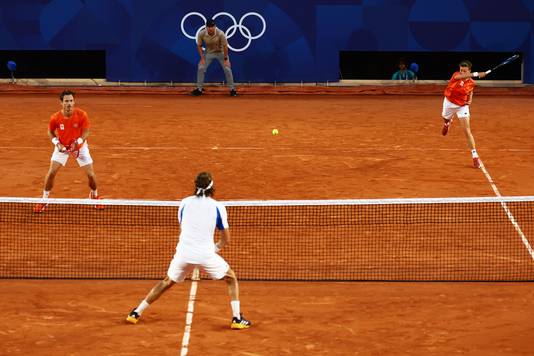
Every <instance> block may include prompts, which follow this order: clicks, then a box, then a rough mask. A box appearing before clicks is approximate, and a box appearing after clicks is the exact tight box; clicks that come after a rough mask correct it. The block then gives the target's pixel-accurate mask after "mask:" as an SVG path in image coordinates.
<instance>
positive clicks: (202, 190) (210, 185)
mask: <svg viewBox="0 0 534 356" xmlns="http://www.w3.org/2000/svg"><path fill="white" fill-rule="evenodd" d="M211 187H213V180H212V181H211V182H210V184H208V186H207V187H206V188H198V187H197V194H199V193H202V194H204V192H205V191H206V190H208V189H211Z"/></svg>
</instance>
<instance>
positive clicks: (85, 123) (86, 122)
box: [81, 111, 90, 130]
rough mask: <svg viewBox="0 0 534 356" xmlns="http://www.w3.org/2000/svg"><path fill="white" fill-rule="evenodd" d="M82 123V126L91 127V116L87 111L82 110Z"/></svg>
mask: <svg viewBox="0 0 534 356" xmlns="http://www.w3.org/2000/svg"><path fill="white" fill-rule="evenodd" d="M81 121H82V124H81V128H82V129H84V130H86V129H88V128H89V126H90V125H89V116H88V115H87V113H86V112H85V111H83V112H82V120H81Z"/></svg>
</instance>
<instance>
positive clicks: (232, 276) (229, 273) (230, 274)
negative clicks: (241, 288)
mask: <svg viewBox="0 0 534 356" xmlns="http://www.w3.org/2000/svg"><path fill="white" fill-rule="evenodd" d="M224 279H225V280H227V281H230V280H232V279H236V280H237V276H236V274H235V272H234V271H233V270H232V269H231V268H230V269H228V271H226V274H225V275H224Z"/></svg>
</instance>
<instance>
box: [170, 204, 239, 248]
mask: <svg viewBox="0 0 534 356" xmlns="http://www.w3.org/2000/svg"><path fill="white" fill-rule="evenodd" d="M178 221H179V222H180V227H181V232H180V240H179V241H178V245H177V246H176V250H177V251H179V252H180V253H183V254H185V255H188V256H198V257H202V256H209V255H212V254H213V253H215V243H214V241H213V236H214V233H215V228H217V229H219V230H223V229H228V216H227V213H226V208H225V207H224V205H222V204H221V203H219V202H218V201H216V200H215V199H212V198H210V197H197V196H194V195H193V196H190V197H187V198H185V199H183V200H182V201H181V202H180V207H179V208H178Z"/></svg>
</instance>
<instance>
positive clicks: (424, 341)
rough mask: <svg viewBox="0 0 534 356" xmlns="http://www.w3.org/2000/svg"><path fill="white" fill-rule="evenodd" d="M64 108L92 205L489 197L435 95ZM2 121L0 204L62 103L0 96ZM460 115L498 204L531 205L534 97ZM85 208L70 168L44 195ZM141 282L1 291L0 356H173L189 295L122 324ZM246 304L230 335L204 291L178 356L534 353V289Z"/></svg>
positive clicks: (45, 152) (302, 292) (178, 293)
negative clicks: (83, 115) (86, 147)
mask: <svg viewBox="0 0 534 356" xmlns="http://www.w3.org/2000/svg"><path fill="white" fill-rule="evenodd" d="M76 104H77V106H78V107H80V108H82V109H84V110H86V111H87V112H88V113H89V118H90V120H91V123H92V134H91V137H90V139H89V143H90V147H91V153H92V155H93V158H94V160H95V170H96V173H97V178H98V183H99V192H100V194H101V195H102V196H104V197H105V198H114V199H118V198H127V199H158V200H171V199H179V198H182V197H184V196H186V195H189V194H190V193H191V191H192V181H193V178H194V176H195V174H196V173H198V172H199V171H202V170H209V171H211V172H212V173H213V175H214V178H215V182H216V186H217V193H216V194H217V197H218V198H219V199H221V200H233V199H336V198H399V197H410V198H411V197H465V196H494V192H493V191H492V189H491V186H490V184H489V183H488V181H487V179H486V177H485V176H484V174H483V173H482V172H481V170H478V169H475V168H473V167H472V163H471V157H470V154H469V152H468V150H467V146H466V140H465V138H464V136H463V134H462V132H461V129H460V125H459V123H458V122H457V121H455V122H454V123H453V126H452V128H451V131H450V133H449V135H448V136H447V137H443V136H442V135H441V125H442V121H441V119H440V114H441V104H442V98H441V96H439V95H433V96H364V95H356V96H348V95H345V96H339V97H338V96H333V95H330V96H317V95H307V96H299V95H289V96H258V95H254V96H253V95H250V96H247V95H243V96H240V97H238V98H229V97H226V96H220V95H213V96H208V95H206V96H203V97H200V98H191V97H187V96H183V95H127V94H123V95H98V94H80V95H79V96H78V97H77V102H76ZM0 107H1V108H2V111H1V112H2V119H0V148H1V149H0V168H1V177H2V178H1V180H0V196H21V197H25V196H29V197H38V196H40V195H41V191H42V184H43V178H44V175H45V173H46V171H47V168H48V165H49V158H50V154H51V152H52V144H51V143H50V141H49V139H48V138H47V136H46V126H47V123H48V119H49V116H50V114H51V113H53V112H54V111H56V110H58V109H59V101H58V100H57V95H56V93H55V92H54V93H53V94H19V95H14V94H9V95H0ZM471 112H472V123H471V126H472V130H473V134H474V137H475V139H476V142H477V146H478V151H479V154H480V155H481V157H482V160H483V162H484V163H485V166H486V168H487V169H488V172H489V173H490V175H491V176H492V178H493V179H494V181H495V184H496V185H497V187H498V188H499V190H500V191H501V193H502V194H503V195H534V180H533V179H532V175H533V174H534V160H533V158H532V157H533V151H534V131H533V130H532V128H531V127H532V122H533V120H534V100H533V99H532V98H531V97H523V96H499V95H491V96H484V95H481V96H477V95H476V94H475V100H474V103H473V105H472V107H471ZM273 128H277V129H278V130H279V132H280V134H279V135H277V136H273V135H272V134H271V131H272V129H273ZM87 195H88V188H87V185H86V178H85V177H84V174H83V172H82V171H81V170H80V169H78V168H77V165H76V163H75V162H69V163H68V164H67V167H65V168H64V169H63V170H61V171H60V172H59V174H58V177H57V179H56V185H55V187H54V190H53V192H52V196H53V197H72V198H79V197H82V198H85V197H86V196H87ZM230 223H231V222H230ZM234 238H235V239H238V238H239V236H234ZM125 253H127V251H125ZM162 277H163V276H162ZM154 283H155V281H98V280H97V281H76V280H0V294H1V296H2V303H1V305H2V317H1V318H0V325H1V327H0V345H2V346H1V349H0V354H2V353H5V354H9V355H11V354H14V355H176V354H179V352H180V346H181V342H182V336H183V330H184V323H185V311H186V309H187V298H188V294H189V286H190V282H186V283H184V284H181V285H177V286H175V287H174V288H173V289H171V290H170V291H169V292H168V293H167V294H166V295H164V296H163V297H162V298H161V299H160V300H159V301H158V302H157V303H155V304H154V305H152V306H151V307H150V308H149V309H148V310H147V311H146V312H145V314H144V315H143V317H142V319H141V321H140V322H139V323H138V324H137V325H127V324H126V323H125V322H124V319H125V317H126V315H127V313H128V312H129V311H130V310H131V309H132V308H133V307H134V306H136V305H137V304H138V303H139V301H140V300H141V299H142V298H143V297H144V296H145V294H146V293H147V292H148V290H149V289H150V288H151V287H152V285H153V284H154ZM241 296H242V298H241V299H242V309H243V311H244V312H245V316H246V317H247V318H249V319H251V320H252V321H253V322H254V326H253V328H251V329H249V330H244V331H231V330H229V328H228V324H229V321H230V317H229V316H230V306H229V303H228V297H227V295H226V287H225V286H224V283H222V282H212V281H201V282H200V284H199V288H198V294H197V302H196V304H195V314H194V320H193V326H192V331H191V339H190V344H189V354H190V355H229V354H234V355H285V354H289V355H291V354H293V355H332V354H336V355H429V354H432V355H452V354H469V355H489V354H499V355H532V354H534V344H532V340H533V339H534V322H533V321H532V310H534V284H532V283H318V282H315V283H304V282H298V283H297V282H294V283H289V282H269V283H261V282H246V281H245V282H242V283H241Z"/></svg>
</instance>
